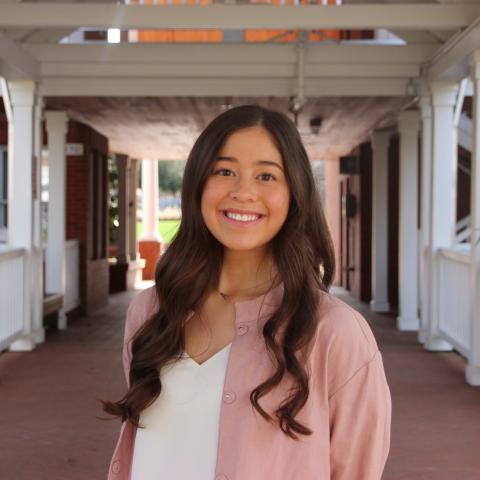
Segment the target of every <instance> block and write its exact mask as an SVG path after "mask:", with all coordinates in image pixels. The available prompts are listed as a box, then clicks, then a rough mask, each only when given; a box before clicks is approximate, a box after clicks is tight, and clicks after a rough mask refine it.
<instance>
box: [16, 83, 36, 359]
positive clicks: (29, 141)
mask: <svg viewBox="0 0 480 480" xmlns="http://www.w3.org/2000/svg"><path fill="white" fill-rule="evenodd" d="M8 88H9V91H10V98H11V106H12V123H10V124H9V129H8V137H9V138H8V163H9V168H8V170H9V171H8V180H9V201H8V219H9V225H8V242H9V244H11V245H12V246H15V247H21V248H24V249H25V257H24V259H25V268H24V289H23V334H22V336H21V337H20V338H19V339H17V340H16V341H15V342H13V343H12V344H11V345H10V346H9V349H10V350H11V351H30V350H33V349H34V348H35V344H36V341H35V334H34V332H33V322H32V320H33V314H34V311H38V310H39V308H41V306H38V305H37V306H35V307H34V303H35V302H38V301H39V298H40V295H39V294H38V292H36V291H35V290H36V289H39V288H41V282H36V281H35V280H37V279H33V278H32V276H33V274H35V273H36V272H35V269H34V263H33V258H32V257H33V246H34V245H33V188H32V187H33V185H32V178H33V168H32V167H33V165H34V163H33V154H34V152H33V147H34V124H33V106H34V103H35V91H36V86H35V83H34V82H32V81H27V80H22V81H14V82H9V84H8Z"/></svg>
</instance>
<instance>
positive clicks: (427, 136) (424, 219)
mask: <svg viewBox="0 0 480 480" xmlns="http://www.w3.org/2000/svg"><path fill="white" fill-rule="evenodd" d="M420 113H421V116H422V152H421V157H420V162H421V172H422V175H421V177H422V180H421V181H422V184H421V186H420V217H421V221H420V242H419V243H420V252H419V259H420V262H419V264H420V289H419V291H420V329H419V331H418V341H419V342H420V343H424V342H425V339H426V336H427V330H428V316H429V310H430V298H429V291H430V289H431V286H430V283H431V279H430V277H429V273H430V267H429V265H428V261H429V256H428V245H429V241H430V190H431V181H432V98H431V95H429V94H425V95H422V97H421V99H420Z"/></svg>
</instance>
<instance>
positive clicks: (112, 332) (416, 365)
mask: <svg viewBox="0 0 480 480" xmlns="http://www.w3.org/2000/svg"><path fill="white" fill-rule="evenodd" d="M336 293H337V294H338V295H339V296H340V297H341V298H342V299H344V300H346V301H348V302H349V303H350V304H352V305H353V306H354V307H355V308H357V309H358V310H359V311H361V312H362V313H363V314H364V315H365V316H366V317H368V319H369V321H370V323H371V325H372V327H373V329H374V332H375V335H376V338H377V340H378V343H379V345H380V349H381V350H382V352H383V358H384V364H385V368H386V371H387V377H388V380H389V384H390V388H391V392H392V398H393V409H394V410H393V412H394V413H393V422H392V445H391V450H390V457H389V459H388V462H387V466H386V469H385V473H384V476H383V479H384V480H407V479H408V480H480V388H472V387H469V386H468V385H466V384H465V383H464V363H463V360H462V359H461V358H460V357H459V356H458V355H456V354H455V353H429V352H426V351H424V350H423V349H422V348H421V346H420V345H419V344H418V343H417V341H416V335H415V334H414V333H405V332H398V331H397V330H396V329H395V328H394V325H395V318H394V316H388V315H375V314H372V313H371V312H370V311H369V309H368V306H367V305H365V304H361V303H359V302H356V301H354V300H353V299H351V298H350V297H349V296H348V295H347V294H345V293H344V292H341V291H336ZM133 295H134V293H132V292H130V293H125V294H117V295H113V296H112V297H111V298H110V303H109V305H108V307H105V308H104V309H102V310H101V311H99V312H97V313H95V314H94V315H91V316H89V317H84V318H78V319H75V320H72V321H71V322H70V324H69V326H68V329H67V330H66V331H62V332H58V331H52V332H48V334H47V341H46V343H44V344H42V345H40V346H38V347H37V349H36V350H35V351H33V352H30V353H8V352H6V353H3V354H0V480H97V479H98V480H104V479H105V478H106V473H107V469H108V463H109V460H110V456H111V453H112V450H113V447H114V444H115V441H116V438H117V434H118V429H119V423H118V422H117V421H109V420H101V419H100V418H101V417H104V415H103V414H102V411H101V409H100V407H99V403H98V401H97V398H110V399H112V398H119V397H120V395H121V394H122V392H123V389H124V378H123V374H122V371H121V366H120V348H121V341H122V336H123V321H124V314H125V311H126V308H127V305H128V303H129V301H130V300H131V298H132V297H133ZM242 480H243V479H242ZM245 480H249V479H245ZM273 480H282V479H273ZM289 480H290V479H289ZM298 480H302V479H298ZM351 480H356V479H351ZM362 480H366V479H362Z"/></svg>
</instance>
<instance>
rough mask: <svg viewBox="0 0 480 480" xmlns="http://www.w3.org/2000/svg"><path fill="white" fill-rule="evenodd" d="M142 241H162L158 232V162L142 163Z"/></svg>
mask: <svg viewBox="0 0 480 480" xmlns="http://www.w3.org/2000/svg"><path fill="white" fill-rule="evenodd" d="M142 193H143V196H142V211H143V235H142V240H154V241H160V233H159V232H158V225H157V222H158V161H157V160H149V159H144V160H143V161H142Z"/></svg>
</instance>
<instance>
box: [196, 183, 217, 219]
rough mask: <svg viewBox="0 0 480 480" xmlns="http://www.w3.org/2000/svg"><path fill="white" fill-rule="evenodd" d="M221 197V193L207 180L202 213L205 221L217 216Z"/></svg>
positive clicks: (202, 201) (203, 193) (203, 194)
mask: <svg viewBox="0 0 480 480" xmlns="http://www.w3.org/2000/svg"><path fill="white" fill-rule="evenodd" d="M220 197H221V191H220V189H219V188H217V187H215V186H214V185H213V184H212V182H211V181H210V180H207V183H206V184H205V187H204V188H203V192H202V200H201V211H202V216H203V218H204V219H207V218H208V217H211V216H212V215H215V210H216V206H217V204H218V201H219V200H220Z"/></svg>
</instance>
